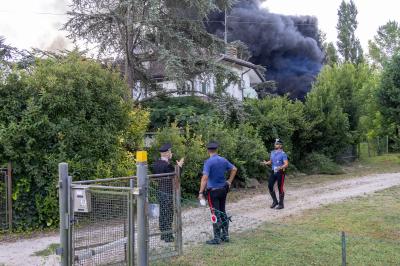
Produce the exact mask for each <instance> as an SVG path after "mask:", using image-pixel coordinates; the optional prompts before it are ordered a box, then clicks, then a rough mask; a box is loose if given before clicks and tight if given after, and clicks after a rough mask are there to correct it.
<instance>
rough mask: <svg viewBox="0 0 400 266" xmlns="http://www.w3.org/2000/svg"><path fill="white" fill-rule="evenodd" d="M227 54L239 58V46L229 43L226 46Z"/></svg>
mask: <svg viewBox="0 0 400 266" xmlns="http://www.w3.org/2000/svg"><path fill="white" fill-rule="evenodd" d="M225 54H226V55H227V56H229V57H233V58H237V57H238V51H237V48H236V47H235V46H234V45H231V44H227V45H226V47H225Z"/></svg>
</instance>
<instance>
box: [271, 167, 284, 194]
mask: <svg viewBox="0 0 400 266" xmlns="http://www.w3.org/2000/svg"><path fill="white" fill-rule="evenodd" d="M275 182H278V189H279V195H284V194H285V187H284V186H285V172H283V171H279V172H276V173H272V174H271V176H270V177H269V179H268V189H269V191H270V192H273V191H274V185H275Z"/></svg>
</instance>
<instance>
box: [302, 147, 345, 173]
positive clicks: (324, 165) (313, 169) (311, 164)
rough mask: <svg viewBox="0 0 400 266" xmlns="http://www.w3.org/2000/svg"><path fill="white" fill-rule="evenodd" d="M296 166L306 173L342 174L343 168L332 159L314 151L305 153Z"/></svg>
mask: <svg viewBox="0 0 400 266" xmlns="http://www.w3.org/2000/svg"><path fill="white" fill-rule="evenodd" d="M298 166H299V168H300V170H301V171H303V172H305V173H307V174H327V175H338V174H343V170H342V169H341V168H340V167H339V165H337V164H336V163H335V162H334V161H333V160H332V159H330V158H328V157H327V156H325V155H324V154H320V153H316V152H313V153H310V154H308V155H306V156H305V158H304V159H303V161H302V163H301V164H299V165H298Z"/></svg>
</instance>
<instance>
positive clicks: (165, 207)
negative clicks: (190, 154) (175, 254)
mask: <svg viewBox="0 0 400 266" xmlns="http://www.w3.org/2000/svg"><path fill="white" fill-rule="evenodd" d="M171 148H172V145H171V144H170V143H166V144H164V145H162V146H161V147H160V149H159V152H160V158H159V159H158V160H157V161H155V162H154V163H153V164H152V167H151V168H152V173H153V174H166V173H172V172H174V171H175V167H174V165H173V164H172V163H171V159H172V152H171ZM176 163H177V165H178V166H179V167H182V165H183V163H184V158H182V159H181V160H180V161H177V162H176ZM172 182H173V180H172V178H170V177H168V178H162V177H161V178H160V179H159V182H158V185H159V188H158V195H157V196H158V200H159V203H160V217H159V227H160V231H161V240H164V241H165V242H173V241H174V236H173V234H172V222H173V220H174V200H173V183H172Z"/></svg>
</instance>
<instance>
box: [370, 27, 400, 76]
mask: <svg viewBox="0 0 400 266" xmlns="http://www.w3.org/2000/svg"><path fill="white" fill-rule="evenodd" d="M368 49H369V57H370V58H371V60H372V62H373V63H374V64H375V65H376V66H378V67H380V68H382V67H383V65H384V64H385V63H386V62H387V61H388V60H390V58H391V57H392V56H393V55H395V54H397V53H399V52H400V25H399V23H398V22H397V21H391V20H389V21H388V22H387V23H386V24H385V25H383V26H380V27H379V29H378V32H377V33H376V35H375V36H374V39H373V40H369V41H368Z"/></svg>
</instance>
